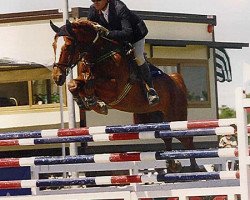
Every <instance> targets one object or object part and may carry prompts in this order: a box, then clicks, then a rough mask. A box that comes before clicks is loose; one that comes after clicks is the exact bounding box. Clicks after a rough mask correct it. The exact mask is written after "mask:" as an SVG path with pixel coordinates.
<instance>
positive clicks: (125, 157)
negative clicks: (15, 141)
mask: <svg viewBox="0 0 250 200" xmlns="http://www.w3.org/2000/svg"><path fill="white" fill-rule="evenodd" d="M227 157H238V149H237V148H227V149H204V150H203V149H201V150H176V151H165V152H163V151H158V152H140V153H107V154H91V155H77V156H65V157H61V156H54V157H49V156H46V157H27V158H2V159H0V168H6V167H24V166H30V167H31V166H40V165H56V164H77V163H111V162H129V161H134V162H136V161H156V160H168V159H188V158H227Z"/></svg>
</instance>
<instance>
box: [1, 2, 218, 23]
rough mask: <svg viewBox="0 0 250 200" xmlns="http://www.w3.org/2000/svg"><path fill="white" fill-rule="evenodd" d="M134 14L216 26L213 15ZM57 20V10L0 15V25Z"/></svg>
mask: <svg viewBox="0 0 250 200" xmlns="http://www.w3.org/2000/svg"><path fill="white" fill-rule="evenodd" d="M88 10H89V9H88V8H82V7H75V8H72V11H71V12H69V16H70V17H75V18H80V17H87V15H88ZM134 12H135V13H137V14H138V15H139V16H140V17H141V18H142V19H144V20H154V21H174V22H189V23H205V24H212V25H214V26H216V16H215V15H198V14H184V13H167V12H152V11H136V10H135V11H134ZM57 18H58V19H59V18H62V12H59V10H58V9H53V10H41V11H30V12H18V13H8V14H0V24H1V23H12V22H25V21H35V20H47V19H57Z"/></svg>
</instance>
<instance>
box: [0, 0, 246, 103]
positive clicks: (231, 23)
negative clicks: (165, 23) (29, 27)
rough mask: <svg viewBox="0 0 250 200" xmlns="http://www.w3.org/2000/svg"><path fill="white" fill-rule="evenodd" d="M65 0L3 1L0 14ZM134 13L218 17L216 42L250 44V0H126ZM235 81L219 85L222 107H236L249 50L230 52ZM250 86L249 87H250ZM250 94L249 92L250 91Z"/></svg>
mask: <svg viewBox="0 0 250 200" xmlns="http://www.w3.org/2000/svg"><path fill="white" fill-rule="evenodd" d="M64 2H65V0H0V14H4V13H15V12H23V11H35V10H46V9H62V8H63V7H64V6H63V5H64ZM68 2H69V8H71V7H89V6H90V4H91V1H90V0H68ZM123 2H124V3H126V5H127V6H128V7H129V8H130V9H131V10H143V11H158V12H173V13H188V14H202V15H216V16H217V26H216V27H215V40H216V41H220V42H242V43H250V0H123ZM227 52H228V55H229V56H230V60H231V66H232V77H233V81H232V82H230V83H228V82H225V83H218V95H219V98H218V101H219V106H221V105H227V106H229V107H231V108H234V107H235V105H234V90H235V88H236V87H241V86H243V85H244V82H245V81H246V80H247V79H248V78H250V48H243V49H242V50H227ZM249 87H250V86H249ZM249 91H250V90H249Z"/></svg>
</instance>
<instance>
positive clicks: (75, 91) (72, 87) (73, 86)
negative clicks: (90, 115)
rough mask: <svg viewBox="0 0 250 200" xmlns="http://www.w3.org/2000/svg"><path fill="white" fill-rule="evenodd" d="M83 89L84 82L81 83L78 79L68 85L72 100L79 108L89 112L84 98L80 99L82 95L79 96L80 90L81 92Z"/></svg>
mask: <svg viewBox="0 0 250 200" xmlns="http://www.w3.org/2000/svg"><path fill="white" fill-rule="evenodd" d="M83 88H84V81H81V80H79V79H73V80H71V81H69V83H68V90H69V91H70V92H71V94H72V95H73V99H74V101H75V102H76V103H77V105H78V106H79V108H80V109H84V110H90V108H89V107H88V106H87V104H86V102H85V101H84V98H83V97H81V96H82V95H81V96H80V93H81V90H83Z"/></svg>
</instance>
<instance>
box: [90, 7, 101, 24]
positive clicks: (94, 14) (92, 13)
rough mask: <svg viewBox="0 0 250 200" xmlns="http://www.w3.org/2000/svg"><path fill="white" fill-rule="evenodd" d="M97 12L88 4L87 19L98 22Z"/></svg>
mask: <svg viewBox="0 0 250 200" xmlns="http://www.w3.org/2000/svg"><path fill="white" fill-rule="evenodd" d="M98 15H99V14H98V13H97V11H96V10H95V8H94V7H93V6H90V8H89V12H88V16H87V19H88V20H90V21H93V22H98V18H99V16H98Z"/></svg>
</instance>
